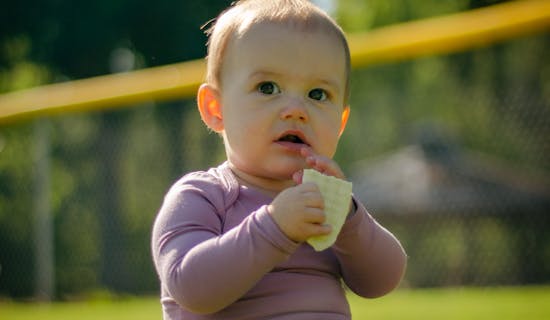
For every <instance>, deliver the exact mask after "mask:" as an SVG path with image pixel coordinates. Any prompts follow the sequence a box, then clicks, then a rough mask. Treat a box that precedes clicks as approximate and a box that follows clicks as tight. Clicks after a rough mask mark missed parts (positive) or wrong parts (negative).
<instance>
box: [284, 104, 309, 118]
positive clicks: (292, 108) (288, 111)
mask: <svg viewBox="0 0 550 320" xmlns="http://www.w3.org/2000/svg"><path fill="white" fill-rule="evenodd" d="M281 119H283V120H298V121H301V122H307V121H308V120H309V116H308V113H307V109H306V106H305V104H304V102H303V101H299V99H292V101H290V103H289V104H287V105H286V106H285V107H284V108H283V109H282V110H281Z"/></svg>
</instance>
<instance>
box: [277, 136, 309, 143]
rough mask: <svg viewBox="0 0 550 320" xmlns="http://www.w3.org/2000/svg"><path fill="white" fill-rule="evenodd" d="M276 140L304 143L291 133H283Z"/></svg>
mask: <svg viewBox="0 0 550 320" xmlns="http://www.w3.org/2000/svg"><path fill="white" fill-rule="evenodd" d="M278 141H283V142H292V143H300V144H304V141H303V140H302V139H301V138H300V137H298V136H296V135H293V134H287V135H284V136H282V137H281V138H280V139H279V140H278Z"/></svg>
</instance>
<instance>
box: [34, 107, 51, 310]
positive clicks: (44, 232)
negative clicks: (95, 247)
mask: <svg viewBox="0 0 550 320" xmlns="http://www.w3.org/2000/svg"><path fill="white" fill-rule="evenodd" d="M50 149H51V148H50V122H49V121H48V120H47V119H43V118H39V119H37V120H36V121H35V122H34V159H33V160H34V181H33V183H34V195H33V199H34V200H33V202H34V203H33V210H34V257H35V297H36V298H37V299H38V300H40V301H51V300H52V299H53V296H54V287H55V273H54V263H55V262H54V246H53V219H52V210H51V178H50V169H51V168H50Z"/></svg>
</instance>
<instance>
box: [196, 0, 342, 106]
mask: <svg viewBox="0 0 550 320" xmlns="http://www.w3.org/2000/svg"><path fill="white" fill-rule="evenodd" d="M263 22H269V23H276V24H284V25H286V26H291V27H294V28H297V29H298V30H301V31H319V30H322V31H324V32H327V33H329V34H333V35H335V36H336V37H337V38H338V39H340V40H341V42H342V48H343V49H344V53H345V57H346V61H345V63H346V70H345V71H346V79H347V80H346V90H345V96H344V97H345V98H344V99H345V103H346V104H347V100H348V97H349V78H350V69H351V67H350V53H349V46H348V42H347V40H346V37H345V35H344V32H343V30H342V29H341V28H340V26H338V24H337V23H336V22H335V21H334V20H333V19H332V18H331V17H330V16H329V15H328V14H327V13H326V12H324V11H323V10H321V9H320V8H318V7H316V6H315V5H313V4H312V3H311V2H309V1H307V0H269V1H266V0H240V1H237V2H235V3H233V4H232V6H231V7H229V8H228V9H226V10H225V11H223V12H222V13H221V14H220V15H219V16H218V17H217V18H216V19H214V20H212V21H211V23H207V24H206V25H205V26H208V25H210V24H211V27H209V28H208V29H207V30H206V34H207V35H208V36H209V39H208V42H207V47H208V54H207V57H206V59H207V71H206V81H207V82H208V83H210V84H212V85H214V86H215V87H218V88H221V85H222V84H221V72H222V65H223V60H224V56H225V51H226V48H227V46H228V43H229V41H230V39H231V38H232V37H235V36H237V35H242V34H243V33H245V32H246V31H247V30H248V29H249V28H250V27H251V26H252V25H255V24H258V23H263ZM203 28H204V27H203Z"/></svg>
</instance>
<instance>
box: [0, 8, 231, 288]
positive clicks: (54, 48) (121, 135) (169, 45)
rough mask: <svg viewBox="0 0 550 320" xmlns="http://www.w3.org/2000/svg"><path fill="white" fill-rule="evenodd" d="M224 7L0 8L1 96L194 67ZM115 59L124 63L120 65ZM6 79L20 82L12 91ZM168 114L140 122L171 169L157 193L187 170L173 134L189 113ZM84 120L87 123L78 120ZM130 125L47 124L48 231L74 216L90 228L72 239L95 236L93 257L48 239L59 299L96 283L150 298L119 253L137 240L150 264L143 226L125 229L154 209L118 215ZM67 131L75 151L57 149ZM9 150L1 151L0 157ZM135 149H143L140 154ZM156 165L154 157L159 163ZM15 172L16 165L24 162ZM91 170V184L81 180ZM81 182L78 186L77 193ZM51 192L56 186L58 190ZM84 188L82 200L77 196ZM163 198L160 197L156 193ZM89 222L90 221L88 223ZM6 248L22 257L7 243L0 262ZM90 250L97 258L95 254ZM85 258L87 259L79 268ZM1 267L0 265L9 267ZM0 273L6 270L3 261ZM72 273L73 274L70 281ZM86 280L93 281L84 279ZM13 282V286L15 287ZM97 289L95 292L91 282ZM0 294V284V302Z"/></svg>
mask: <svg viewBox="0 0 550 320" xmlns="http://www.w3.org/2000/svg"><path fill="white" fill-rule="evenodd" d="M230 2H231V1H230V0H206V1H200V2H197V1H174V0H160V1H156V2H154V3H152V2H150V1H144V0H138V1H128V0H121V1H110V0H98V1H92V2H83V1H76V2H74V1H60V0H45V1H35V0H22V1H15V2H9V3H6V4H3V6H2V10H0V30H2V32H0V92H1V91H9V90H14V89H21V88H25V87H29V86H34V85H38V84H42V83H47V82H57V81H65V80H67V79H80V78H86V77H91V76H97V75H102V74H107V73H110V72H120V71H127V70H130V69H133V68H142V67H150V66H156V65H163V64H168V63H174V62H179V61H184V60H189V59H196V58H200V57H203V56H204V55H205V41H206V37H205V36H204V34H203V31H202V30H200V27H201V26H202V25H203V24H204V23H206V22H207V21H208V20H210V19H211V18H213V17H215V16H216V15H217V14H218V13H219V12H220V11H221V10H222V8H225V7H226V6H227V5H229V3H230ZM121 52H122V53H124V54H125V55H124V54H122V55H120V53H121ZM128 53H129V54H128ZM17 77H18V78H17ZM14 79H21V80H20V81H17V82H14ZM171 105H172V107H158V108H156V107H153V106H150V107H149V108H153V109H154V110H155V112H154V113H155V116H154V117H150V118H148V121H151V122H153V123H157V122H158V125H157V126H158V128H160V129H161V131H163V132H164V134H162V135H160V136H159V137H160V138H161V140H160V141H155V142H154V143H155V144H159V145H167V146H169V149H168V150H166V152H164V153H163V154H162V159H163V160H162V161H159V162H160V163H167V164H168V167H169V168H170V169H169V171H170V173H169V174H168V175H166V174H162V173H161V174H159V176H160V177H163V178H164V179H165V180H164V183H162V185H163V188H166V187H167V185H168V184H169V183H170V181H172V180H173V179H175V177H177V176H178V175H180V174H181V173H182V171H183V170H184V169H183V168H184V167H185V166H186V165H185V163H184V162H185V161H186V157H183V153H184V150H183V147H184V145H185V143H184V142H182V137H183V136H184V130H183V128H182V125H183V123H184V120H183V119H184V118H185V117H186V114H187V113H188V111H187V110H186V109H189V107H188V105H187V104H182V103H178V102H175V103H171ZM85 118H87V119H86V120H84V119H85ZM133 118H134V114H133V113H132V112H127V111H121V112H104V113H102V114H100V115H99V116H92V115H88V116H83V117H73V118H69V119H61V120H58V121H56V122H55V124H54V128H55V129H54V130H55V131H56V133H57V134H58V136H57V138H58V139H56V140H53V146H52V148H53V149H54V152H53V154H54V157H56V159H54V160H53V163H54V171H55V173H54V174H55V176H54V177H53V181H55V182H54V183H55V184H56V185H55V186H54V188H59V189H60V190H64V191H65V193H63V196H62V198H61V199H59V200H57V201H56V202H55V204H54V211H55V214H56V226H57V227H58V228H60V227H61V226H64V225H65V224H66V223H68V221H72V220H74V219H75V218H74V217H73V216H74V215H76V216H75V217H76V219H77V221H78V219H81V221H88V223H89V224H88V225H73V226H72V228H73V229H76V230H80V232H79V231H76V233H77V234H80V235H83V234H85V233H86V232H85V230H86V228H87V227H92V225H95V224H97V227H98V228H99V229H98V230H100V235H101V236H100V237H98V238H95V241H99V242H100V243H101V245H100V246H99V247H97V245H96V247H97V248H93V246H92V247H90V246H89V245H90V244H91V243H93V241H94V240H93V239H94V237H91V238H89V240H91V241H92V242H87V241H88V240H85V238H82V237H81V239H84V240H83V241H75V239H71V238H70V237H68V236H67V234H71V233H72V232H69V231H63V232H64V233H66V234H58V235H56V248H57V250H56V255H57V257H56V259H57V261H58V262H59V263H58V266H57V270H58V273H60V274H58V275H57V278H58V287H59V289H61V290H63V292H73V291H74V289H73V288H71V285H72V286H73V287H74V286H81V287H88V288H91V287H93V286H94V282H96V281H100V283H101V285H102V286H105V287H107V288H109V289H113V290H121V291H124V290H131V289H136V288H137V289H140V290H151V289H152V287H151V283H152V282H151V281H144V283H146V285H145V286H144V285H140V284H139V281H138V280H137V279H140V278H142V277H143V275H142V274H141V275H139V274H135V273H134V272H133V271H134V270H140V269H142V268H133V267H132V266H131V262H130V261H129V260H128V257H129V256H132V253H131V252H128V251H129V250H128V248H131V247H132V244H129V243H128V242H129V241H130V240H131V239H138V240H139V243H140V244H139V245H138V246H134V248H135V249H136V250H142V252H143V255H144V256H146V257H147V260H149V258H148V257H149V255H148V252H149V248H148V246H149V244H148V243H149V240H148V238H149V229H150V225H145V226H140V229H139V232H138V236H137V237H136V233H135V231H133V232H130V231H129V230H128V226H127V224H128V223H129V221H132V220H133V218H131V216H132V215H136V214H138V215H143V214H146V215H148V216H151V217H152V216H154V213H155V212H154V210H155V209H151V212H146V213H142V212H141V211H142V210H143V208H138V209H135V210H136V211H135V212H134V213H128V212H125V210H127V206H126V205H124V199H128V198H129V197H128V196H125V191H124V190H122V188H123V186H125V185H127V183H126V182H125V180H126V179H128V177H127V176H125V175H124V172H126V171H125V169H124V167H125V166H126V165H127V163H128V161H127V159H128V157H129V158H132V157H133V155H127V154H125V153H124V151H125V146H126V145H127V143H128V141H127V140H128V131H131V130H133V129H132V128H131V127H130V125H132V124H133V123H134V121H133V120H132V119H133ZM71 122H74V124H75V125H76V126H78V125H82V124H83V123H84V124H85V128H86V129H85V130H84V132H82V134H83V136H81V137H80V138H82V139H83V140H81V141H80V143H81V144H82V143H84V145H86V146H87V147H84V148H80V147H78V146H77V145H75V144H71V143H66V142H64V139H66V138H65V137H63V136H64V135H65V134H68V135H72V134H73V132H74V131H67V130H74V129H77V131H78V128H75V125H72V124H71ZM7 129H13V128H7ZM18 130H19V129H13V131H10V132H9V135H6V139H10V138H11V139H16V138H13V137H12V136H17V135H19V136H22V135H25V134H26V133H24V130H19V132H20V133H19V134H18ZM80 131H82V130H80ZM205 132H206V130H205ZM60 135H61V136H60ZM69 140H71V139H69ZM12 141H13V140H9V141H8V142H7V144H8V146H9V147H11V145H12ZM140 147H141V148H145V149H146V148H149V149H151V146H149V145H141V146H140ZM66 148H70V149H66ZM7 150H8V151H9V150H11V149H9V148H8V149H7ZM153 150H154V148H153ZM134 151H135V150H134ZM6 152H7V151H5V152H4V154H6ZM156 155H157V157H158V156H159V154H158V153H157V154H156ZM14 156H16V157H17V158H18V159H19V158H21V157H24V156H25V155H24V153H19V154H15V155H14ZM58 157H59V158H58ZM187 158H188V157H187ZM84 159H93V160H92V161H89V160H84ZM13 160H15V159H12V161H13ZM10 163H12V162H10ZM17 163H20V164H23V163H25V161H19V162H17ZM8 166H9V164H7V165H6V166H3V167H2V169H3V170H2V171H1V172H4V174H3V175H2V176H1V178H0V179H2V181H1V183H0V184H1V185H4V183H9V181H10V180H12V179H15V175H16V174H17V172H14V171H13V170H11V169H9V167H8ZM141 166H142V167H143V165H141ZM91 168H93V169H91ZM90 169H91V170H92V171H93V172H96V174H92V175H86V174H87V173H89V172H90ZM4 170H7V171H4ZM138 174H139V173H138ZM67 176H70V177H73V179H76V180H78V182H77V185H73V186H72V188H71V187H70V183H69V182H68V181H70V180H67ZM84 181H85V182H84ZM83 182H84V183H85V185H82V183H83ZM57 183H62V184H63V183H64V185H63V186H58V185H57ZM66 183H69V184H66ZM18 184H19V186H21V185H31V177H30V176H27V177H26V178H25V179H19V180H18ZM14 187H15V186H14ZM142 187H143V186H142ZM87 188H91V190H88V191H85V189H87ZM4 189H5V188H4ZM4 189H3V190H1V191H0V192H1V197H0V199H6V197H7V199H9V202H13V203H14V204H20V205H22V204H24V203H28V201H27V202H25V200H24V199H22V198H21V197H20V196H19V195H17V194H16V193H13V192H11V191H10V190H9V189H5V190H4ZM56 191H59V190H56ZM164 191H165V190H164V189H161V190H159V191H158V192H159V193H162V192H164ZM59 196H60V195H59V193H55V194H54V197H56V198H57V197H59ZM159 198H160V197H157V198H156V200H159ZM69 203H73V204H74V203H81V204H83V203H87V208H93V209H92V210H94V209H96V210H97V211H96V212H97V213H96V216H95V217H93V215H92V216H88V215H87V211H86V210H83V211H80V212H79V211H75V209H76V206H74V205H71V204H69ZM158 205H159V203H154V204H150V206H152V207H153V208H157V207H158ZM0 206H2V207H5V206H8V204H7V203H4V202H2V203H0ZM6 209H7V207H6ZM80 209H82V208H80ZM76 210H78V209H76ZM136 212H137V213H136ZM29 213H30V210H21V212H19V213H18V214H14V215H12V216H10V217H9V219H10V220H9V223H7V224H2V227H4V226H9V225H13V224H16V223H23V221H24V219H30V215H29ZM128 216H130V218H128ZM78 217H79V218H78ZM90 217H92V220H89V218H90ZM2 218H3V219H2V220H1V221H6V220H5V219H7V218H8V217H7V216H5V215H2ZM94 221H95V222H94ZM149 221H150V219H149ZM30 232H31V230H27V232H25V233H23V234H25V235H27V238H30V237H31V233H30ZM8 240H9V239H8ZM25 245H28V244H25ZM14 248H19V249H22V248H23V246H22V244H18V243H17V242H14V241H7V242H4V241H2V244H0V257H3V256H4V254H3V252H11V251H13V250H15V249H14ZM85 248H88V249H86V251H85V252H82V253H81V255H80V257H81V258H84V259H82V260H80V261H81V266H80V268H78V267H77V266H75V265H73V268H72V269H71V270H69V266H70V265H72V264H74V263H76V261H77V260H78V259H75V258H71V257H70V256H69V255H71V252H73V253H74V252H80V251H82V250H84V249H85ZM59 249H63V250H59ZM98 249H99V251H100V256H98V255H97V253H96V250H98ZM87 255H88V256H89V257H90V258H86V256H87ZM2 259H3V260H4V261H5V259H9V257H3V258H2ZM12 261H13V259H12ZM82 261H86V262H85V264H86V265H83V264H82ZM0 263H3V264H4V265H8V264H6V263H5V262H2V261H0ZM27 265H28V264H27ZM98 267H99V268H98ZM94 268H96V269H99V270H100V274H98V275H90V270H92V269H94ZM60 270H61V271H65V272H60ZM75 270H81V271H80V273H75V272H77V271H75ZM147 271H148V272H150V273H151V275H150V277H151V278H153V279H154V273H153V272H152V268H151V267H149V268H147ZM5 272H6V268H4V273H5ZM95 272H97V271H93V272H92V273H95ZM30 274H32V272H31V273H30ZM10 276H11V275H10ZM13 279H14V281H16V282H17V280H18V279H17V277H15V278H13ZM94 279H95V280H94ZM20 280H21V279H20ZM29 280H31V279H28V277H27V279H25V281H26V282H24V283H29V282H28V281H29ZM21 283H23V282H21ZM96 285H99V283H97V282H96ZM6 286H8V284H6ZM90 286H91V287H90ZM21 288H25V287H23V286H21ZM26 288H27V289H21V290H20V291H23V292H26V294H29V293H30V292H28V291H27V290H28V287H26ZM4 290H7V289H6V287H5V286H4V284H3V283H2V282H0V293H1V292H4ZM8 290H9V289H8ZM9 292H12V293H13V291H9Z"/></svg>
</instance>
